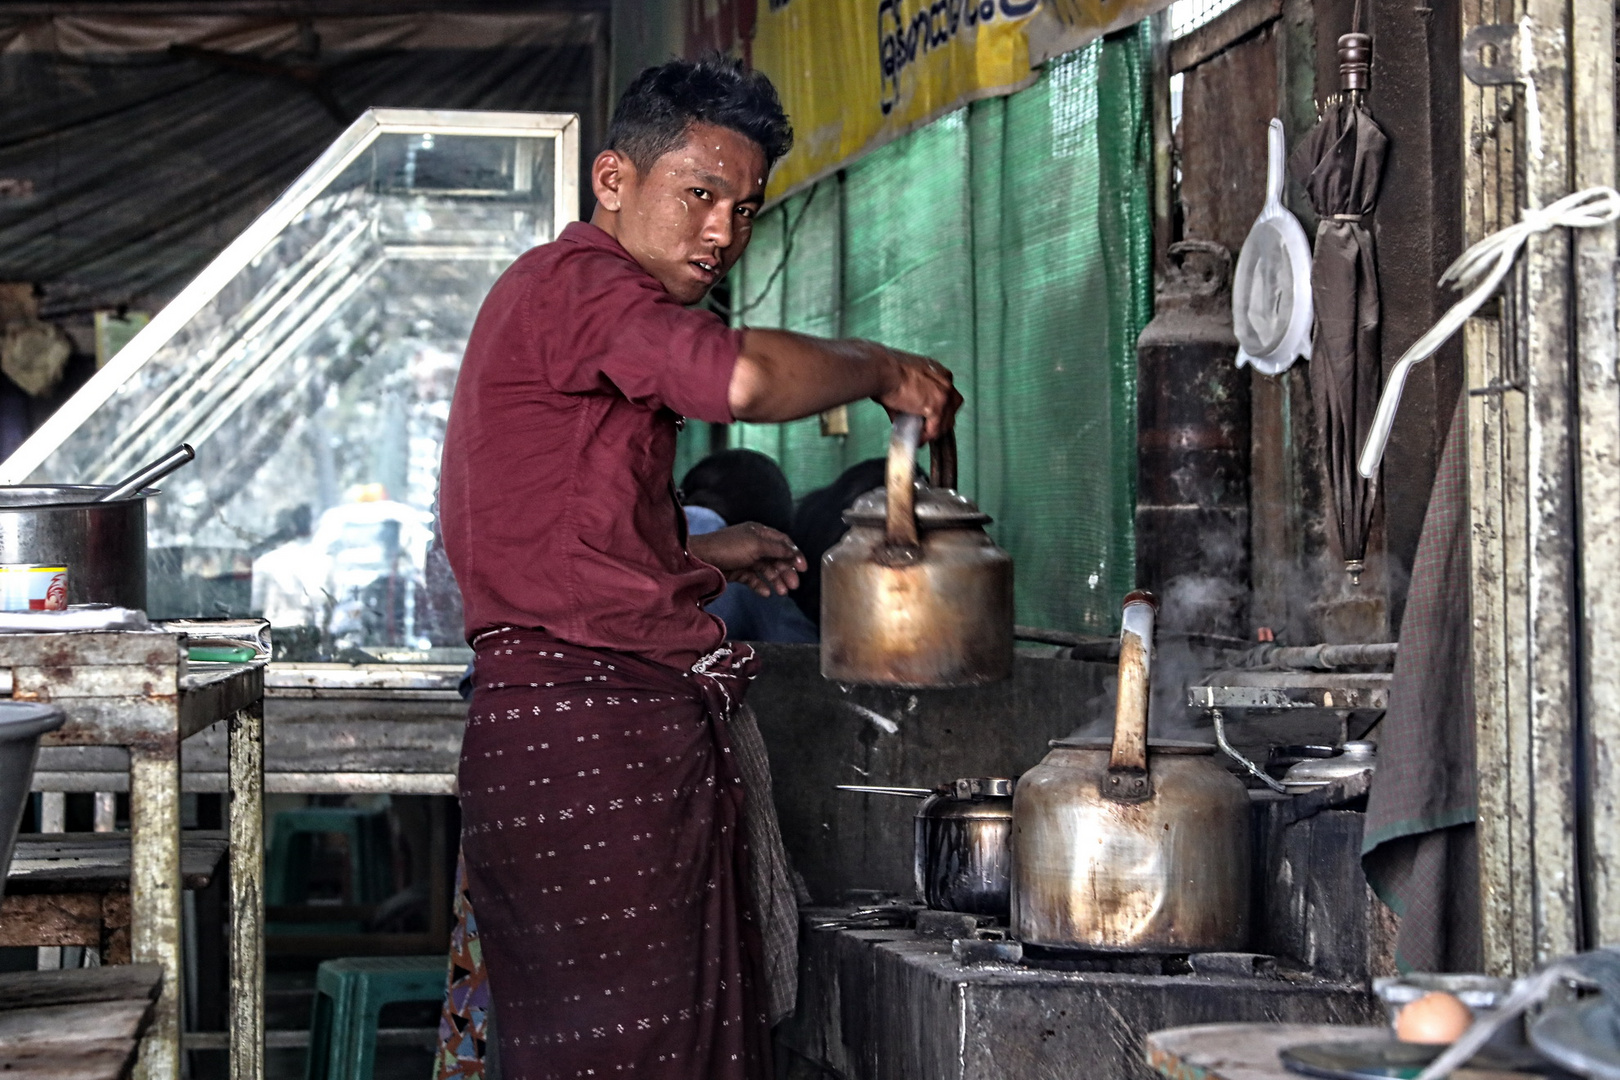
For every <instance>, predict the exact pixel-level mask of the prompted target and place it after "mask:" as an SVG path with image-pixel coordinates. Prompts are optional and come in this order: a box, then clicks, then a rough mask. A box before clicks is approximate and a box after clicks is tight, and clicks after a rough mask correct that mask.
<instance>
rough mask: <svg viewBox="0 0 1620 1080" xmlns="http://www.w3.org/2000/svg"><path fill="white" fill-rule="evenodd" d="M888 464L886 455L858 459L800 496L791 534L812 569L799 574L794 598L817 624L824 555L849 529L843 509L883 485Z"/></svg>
mask: <svg viewBox="0 0 1620 1080" xmlns="http://www.w3.org/2000/svg"><path fill="white" fill-rule="evenodd" d="M887 468H888V463H887V462H886V461H885V460H884V459H883V458H868V459H867V460H865V461H861V462H857V463H856V464H854V465H851V466H850V467H849V468H847V469H845V470H844V471H843V473H842V475H840V476H839V477H838V479H836V480H834V481H833V482H832V483H830V484H828V485H827V486H826V487H824V488H817V489H816V490H815V491H812V492H811V493H810V494H808V495H806V496H805V497H804V498H802V499H800V500H799V507H798V509H797V510H795V511H794V513H793V525H792V527H791V528H790V529H788V535H789V536H791V537H792V538H793V542H794V543H795V544H797V545H798V547H799V550H800V551H802V552H804V561H805V562H807V563H809V564H810V569H808V570H805V571H802V572H800V574H799V587H798V588H797V589H794V590H793V594H792V595H793V602H794V603H795V604H798V605H799V610H800V611H801V612H803V613H804V614H805V615H806V616H807V617H808V618H809V619H810V621H811V622H814V623H815V624H816V625H817V626H818V627H819V626H820V625H821V557H822V556H823V555H825V554H826V553H827V551H828V549H829V548H831V547H832V546H833V545H834V544H836V543H838V541H840V540H842V539H843V538H844V534H845V533H846V532H848V531H849V526H848V525H846V524H844V511H845V510H848V509H849V508H850V507H851V506H853V505H854V504H855V500H856V499H858V498H860V497H861V496H862V495H865V494H866V493H867V492H868V491H871V490H872V489H873V488H880V487H882V486H883V481H884V470H885V469H887Z"/></svg>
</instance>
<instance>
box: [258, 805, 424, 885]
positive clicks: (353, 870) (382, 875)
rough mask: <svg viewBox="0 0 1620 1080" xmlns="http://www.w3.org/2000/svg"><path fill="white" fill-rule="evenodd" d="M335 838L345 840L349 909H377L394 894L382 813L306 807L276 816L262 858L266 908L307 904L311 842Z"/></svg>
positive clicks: (390, 851)
mask: <svg viewBox="0 0 1620 1080" xmlns="http://www.w3.org/2000/svg"><path fill="white" fill-rule="evenodd" d="M325 833H338V834H340V835H341V836H343V837H344V838H345V839H346V840H347V841H348V847H349V882H350V886H351V891H352V893H353V895H351V896H349V897H347V898H346V899H347V901H348V902H349V903H351V904H380V903H382V902H383V901H384V900H386V899H388V894H389V893H390V892H392V891H393V877H394V866H393V862H394V860H393V851H392V846H391V841H390V838H389V832H388V812H387V811H386V810H361V809H358V808H356V807H351V806H311V807H306V808H305V809H302V810H283V811H281V812H280V813H279V814H277V815H276V818H275V824H274V825H273V826H272V830H271V838H270V851H269V853H268V856H267V858H266V859H265V863H266V866H265V870H266V874H265V896H264V901H265V903H267V904H277V905H282V904H302V903H305V902H306V901H308V899H309V860H310V849H311V846H312V844H313V841H314V838H315V837H316V836H319V835H323V834H325Z"/></svg>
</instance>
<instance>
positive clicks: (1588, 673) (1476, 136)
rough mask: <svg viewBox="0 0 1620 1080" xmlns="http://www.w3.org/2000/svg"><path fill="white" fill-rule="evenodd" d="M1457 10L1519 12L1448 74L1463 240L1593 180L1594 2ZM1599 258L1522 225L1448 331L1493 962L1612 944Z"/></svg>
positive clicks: (1616, 734)
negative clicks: (1453, 340) (1480, 300)
mask: <svg viewBox="0 0 1620 1080" xmlns="http://www.w3.org/2000/svg"><path fill="white" fill-rule="evenodd" d="M1463 11H1464V26H1465V29H1466V28H1470V27H1472V26H1477V25H1483V24H1496V25H1498V26H1502V27H1506V28H1512V27H1519V28H1520V32H1519V33H1518V34H1517V36H1516V38H1515V40H1514V42H1513V52H1514V56H1513V58H1512V62H1513V68H1514V70H1515V72H1516V74H1517V76H1518V77H1519V78H1520V79H1521V84H1520V85H1519V86H1518V87H1512V86H1500V87H1475V86H1473V85H1471V84H1467V83H1465V84H1464V87H1463V100H1464V108H1465V116H1466V119H1465V132H1464V138H1465V140H1466V146H1465V159H1466V161H1467V173H1466V175H1465V184H1464V193H1465V194H1464V198H1465V205H1466V217H1467V223H1468V239H1469V241H1470V242H1472V241H1474V240H1477V239H1479V238H1480V236H1482V235H1485V234H1486V233H1489V232H1493V231H1495V230H1497V229H1499V228H1501V227H1503V226H1504V225H1507V224H1509V223H1510V222H1511V221H1513V220H1515V219H1516V218H1517V217H1518V208H1519V207H1520V206H1528V207H1539V206H1544V205H1546V204H1548V203H1550V202H1552V201H1554V200H1555V199H1558V198H1560V197H1562V196H1564V195H1566V194H1569V193H1570V192H1571V191H1575V190H1578V189H1580V188H1585V187H1590V186H1593V185H1597V184H1606V185H1613V184H1614V182H1615V160H1614V153H1615V130H1614V125H1615V106H1614V92H1615V85H1614V44H1613V33H1614V14H1613V11H1612V9H1610V8H1608V7H1605V6H1604V5H1602V4H1599V3H1592V2H1589V0H1577V2H1576V3H1575V4H1573V5H1572V4H1568V3H1565V2H1563V0H1523V2H1522V4H1519V3H1515V2H1514V0H1466V2H1465V5H1464V9H1463ZM1516 174H1517V175H1518V176H1522V183H1523V186H1522V188H1519V187H1518V185H1517V184H1516V183H1515V178H1516ZM1615 258H1616V240H1615V231H1614V228H1613V227H1612V226H1609V227H1604V228H1599V229H1590V230H1579V231H1576V232H1574V233H1572V232H1571V231H1570V230H1565V229H1555V230H1553V231H1551V232H1548V233H1543V234H1540V235H1537V236H1535V237H1533V238H1531V240H1530V241H1529V243H1528V244H1527V245H1526V248H1525V251H1524V254H1523V255H1522V256H1521V259H1520V263H1519V266H1518V268H1517V269H1516V271H1515V273H1514V275H1513V276H1512V277H1511V278H1510V279H1509V286H1508V288H1507V289H1506V290H1505V294H1504V296H1503V300H1502V306H1501V318H1500V319H1497V320H1493V319H1491V318H1489V317H1485V318H1480V319H1475V320H1473V321H1472V322H1471V323H1470V325H1469V327H1468V328H1467V329H1466V331H1465V352H1466V355H1467V358H1468V372H1469V386H1470V388H1471V390H1470V393H1471V397H1472V400H1471V401H1470V408H1469V453H1470V463H1469V464H1470V488H1469V495H1470V501H1471V515H1472V526H1473V530H1472V560H1473V589H1472V604H1473V612H1472V613H1473V619H1474V674H1475V699H1476V708H1477V711H1478V725H1477V729H1476V734H1477V751H1478V762H1479V783H1480V791H1479V796H1480V801H1479V824H1478V836H1479V842H1480V875H1481V903H1482V915H1483V924H1484V947H1485V968H1486V970H1487V971H1490V972H1493V973H1499V974H1522V973H1523V972H1525V971H1527V970H1528V969H1529V968H1530V967H1532V966H1534V965H1535V964H1537V963H1540V962H1543V961H1545V960H1547V959H1550V958H1552V957H1556V956H1561V955H1564V954H1567V953H1570V952H1574V951H1577V950H1579V949H1582V948H1587V947H1590V946H1591V945H1593V944H1596V943H1599V942H1603V943H1608V942H1620V829H1617V828H1616V826H1617V825H1620V821H1617V814H1616V811H1617V809H1620V805H1617V804H1620V795H1617V794H1616V790H1615V785H1616V783H1617V781H1620V760H1617V755H1620V666H1617V665H1615V664H1614V662H1613V659H1612V657H1613V656H1614V655H1615V649H1616V646H1617V645H1620V590H1617V589H1616V588H1615V587H1614V585H1613V582H1614V581H1615V580H1616V574H1617V571H1620V379H1617V377H1616V370H1615V364H1616V352H1617V348H1616V329H1615V302H1616V300H1615V295H1616V290H1615ZM1583 778H1584V784H1583Z"/></svg>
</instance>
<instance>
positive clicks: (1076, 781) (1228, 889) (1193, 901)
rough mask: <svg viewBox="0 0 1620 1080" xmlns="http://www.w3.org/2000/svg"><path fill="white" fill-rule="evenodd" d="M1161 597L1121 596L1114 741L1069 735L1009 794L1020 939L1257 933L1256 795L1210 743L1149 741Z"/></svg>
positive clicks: (1207, 938) (1179, 942)
mask: <svg viewBox="0 0 1620 1080" xmlns="http://www.w3.org/2000/svg"><path fill="white" fill-rule="evenodd" d="M1152 643H1153V600H1152V597H1151V596H1149V595H1148V594H1147V593H1132V594H1131V595H1130V596H1127V597H1126V598H1125V617H1124V627H1123V629H1122V630H1121V631H1120V654H1119V700H1118V704H1117V706H1116V709H1115V716H1114V737H1113V739H1112V740H1109V739H1087V738H1076V737H1074V736H1070V737H1069V738H1066V739H1058V740H1055V741H1054V742H1053V743H1052V752H1051V753H1049V754H1047V755H1046V757H1045V758H1043V759H1042V760H1041V763H1040V764H1039V765H1037V766H1035V767H1034V768H1033V769H1031V770H1029V771H1028V772H1026V773H1024V775H1023V776H1021V777H1020V778H1019V780H1018V788H1017V790H1016V791H1015V792H1014V795H1013V887H1012V928H1013V934H1014V936H1015V937H1017V938H1018V939H1019V940H1020V941H1022V942H1024V943H1025V944H1033V945H1042V946H1048V947H1056V948H1070V949H1094V950H1131V951H1142V952H1203V951H1219V950H1231V949H1242V948H1244V947H1245V945H1246V944H1247V939H1248V916H1249V798H1248V793H1247V792H1246V791H1245V790H1244V787H1243V785H1242V784H1241V783H1240V782H1239V781H1238V779H1237V778H1236V777H1235V776H1233V775H1232V774H1231V773H1229V772H1227V771H1226V769H1224V768H1222V767H1221V766H1220V765H1219V764H1217V763H1216V761H1215V759H1214V758H1213V757H1212V756H1211V751H1212V750H1213V749H1214V747H1212V746H1210V745H1209V744H1207V743H1191V742H1171V741H1168V740H1165V741H1159V740H1154V741H1151V742H1150V741H1148V737H1147V728H1148V686H1149V661H1150V655H1151V648H1152Z"/></svg>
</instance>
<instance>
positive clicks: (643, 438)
mask: <svg viewBox="0 0 1620 1080" xmlns="http://www.w3.org/2000/svg"><path fill="white" fill-rule="evenodd" d="M790 140H791V130H790V128H789V126H788V122H787V118H786V116H784V115H783V113H782V109H781V105H780V103H779V102H778V100H777V97H776V93H775V90H774V89H773V88H772V87H771V85H770V83H769V82H768V81H767V80H766V79H765V78H764V77H763V76H760V75H757V74H747V73H744V72H743V70H742V68H741V67H740V65H737V64H735V63H733V62H729V61H725V60H721V59H712V60H706V61H703V62H701V63H696V64H693V63H687V62H674V63H670V64H666V65H664V66H663V67H660V68H652V69H649V70H647V71H645V72H643V73H642V74H641V75H640V76H639V77H638V78H637V79H636V80H635V82H634V83H633V84H632V85H631V86H630V87H629V89H628V90H627V91H626V92H625V95H624V98H623V100H621V101H620V103H619V106H618V108H617V110H616V111H615V113H614V117H613V121H612V123H611V125H610V127H609V132H608V148H607V149H606V150H604V151H602V153H601V154H599V155H598V156H597V158H596V160H595V162H594V163H593V165H592V167H591V183H592V189H593V191H594V193H595V195H596V202H597V208H596V211H595V213H594V215H593V216H592V218H591V222H590V223H589V224H584V223H576V224H573V225H570V226H569V227H568V228H567V229H566V230H564V232H563V234H562V236H561V237H560V238H559V239H558V240H557V241H556V242H554V243H551V244H547V245H544V246H542V247H539V248H536V249H534V250H533V251H530V252H528V253H527V254H525V255H524V256H522V257H521V258H520V259H518V260H517V262H515V263H514V264H513V265H512V267H511V268H510V269H508V270H507V272H506V273H505V274H504V275H502V277H501V279H500V280H499V281H498V282H497V283H496V284H495V287H494V288H493V289H492V290H491V291H490V295H489V297H488V298H487V299H486V301H485V302H484V306H483V309H482V310H481V311H480V313H479V316H478V320H477V323H476V325H475V326H474V328H473V332H472V336H471V339H470V340H469V342H468V346H467V354H466V357H465V359H464V360H463V362H462V367H461V374H460V377H459V379H458V382H457V385H456V394H455V401H454V404H453V407H452V409H451V416H450V421H449V426H448V429H447V431H446V437H445V451H444V461H443V467H442V470H441V473H440V497H439V499H440V514H441V518H442V528H443V534H444V545H445V551H446V554H447V555H448V557H449V560H450V564H451V566H452V568H453V569H454V571H455V575H456V581H457V583H458V584H459V586H460V588H461V592H462V598H463V602H464V605H465V610H466V630H467V635H468V639H469V640H470V641H471V642H472V644H473V646H474V649H475V650H476V654H477V660H476V671H477V676H476V679H475V682H474V690H473V697H472V702H471V705H470V706H469V709H468V718H467V731H466V737H465V740H464V742H463V747H462V758H461V772H460V791H461V800H462V815H463V831H462V842H463V847H464V851H465V855H466V865H467V873H468V883H469V886H470V891H471V895H472V897H473V899H474V901H475V903H476V905H477V912H478V924H479V930H480V933H481V935H482V940H483V951H484V956H485V959H486V962H487V964H488V968H489V983H490V988H491V990H492V992H493V996H494V1000H495V1006H496V1012H497V1014H498V1016H499V1029H500V1052H501V1063H502V1070H503V1073H504V1074H505V1075H506V1076H508V1077H510V1078H512V1080H518V1078H527V1077H567V1078H570V1080H572V1078H574V1077H584V1076H601V1077H610V1076H613V1077H616V1076H627V1077H637V1078H640V1080H655V1078H666V1077H667V1078H677V1077H679V1078H683V1080H743V1078H759V1077H763V1076H764V1075H765V1070H766V1069H767V1068H768V1064H769V1040H768V1029H767V1026H766V1017H765V1008H766V1006H765V1002H764V994H763V987H762V979H763V978H764V974H763V973H764V970H765V967H764V960H763V957H762V955H761V952H762V950H761V942H760V935H759V930H758V926H757V923H756V921H755V918H754V913H753V912H752V910H751V907H752V900H751V898H750V897H749V889H748V869H749V866H748V848H747V844H746V842H745V840H744V836H745V832H746V830H745V829H744V828H743V827H742V826H743V824H744V822H743V818H742V815H743V813H744V812H745V805H746V799H747V797H748V794H747V793H746V792H745V791H744V789H743V784H742V782H741V780H740V778H739V775H738V767H737V755H736V754H733V753H732V749H733V740H732V737H731V730H730V723H731V720H732V719H733V717H734V711H735V709H736V707H737V705H738V703H739V702H740V700H741V696H742V693H743V690H744V688H745V686H746V684H747V681H748V679H749V678H752V676H753V674H754V671H753V667H754V661H753V657H752V654H751V653H750V652H749V650H748V649H747V648H746V647H745V646H737V647H724V644H723V643H724V639H725V628H724V626H723V625H722V623H721V622H720V621H719V620H718V619H716V618H714V617H713V616H711V615H708V614H706V613H705V612H704V611H703V610H702V608H701V604H702V602H703V601H704V600H705V599H707V598H708V597H710V596H712V595H714V594H715V593H717V592H719V591H720V589H721V587H722V586H723V584H724V580H725V578H726V577H730V578H733V579H735V580H745V581H750V582H759V583H761V584H762V585H763V586H765V587H767V588H770V589H774V590H775V591H776V592H779V593H783V592H786V591H787V590H788V589H790V588H792V587H793V585H794V584H795V583H796V582H797V579H798V571H800V570H803V569H805V563H804V560H803V557H802V556H801V555H800V554H799V553H798V551H797V550H796V549H795V548H794V547H793V545H792V543H791V541H789V540H788V539H787V538H786V537H785V536H783V535H782V534H781V533H779V532H776V531H775V530H771V529H767V528H764V527H762V526H758V525H742V526H734V527H731V528H727V529H722V530H719V531H717V532H714V533H711V534H709V535H708V536H706V537H702V538H697V537H694V538H692V539H691V540H690V541H689V542H688V541H687V538H686V535H685V530H684V528H683V524H682V517H681V511H680V507H679V505H678V504H677V502H676V500H675V497H674V489H673V488H674V486H673V481H672V475H671V473H672V469H673V465H674V454H675V433H676V427H677V424H678V423H679V422H680V418H681V417H683V416H686V417H692V418H695V419H698V420H703V421H718V422H726V421H731V420H750V421H759V422H776V421H785V420H793V419H797V418H799V417H803V416H809V415H812V414H814V413H817V412H821V411H823V410H825V409H828V408H832V407H833V406H835V405H839V404H843V403H846V402H850V401H857V400H860V399H862V398H875V399H876V400H878V401H879V402H881V403H882V404H883V405H884V406H885V407H886V408H888V409H890V410H891V411H894V412H909V413H916V414H920V415H922V416H924V417H926V431H925V436H926V437H928V438H932V437H933V435H935V434H936V433H938V432H939V431H942V430H944V429H946V428H948V427H949V426H950V424H951V422H952V419H953V417H954V414H955V412H956V409H957V407H958V405H959V404H960V403H961V398H960V396H959V395H958V394H957V393H956V391H955V389H954V388H953V387H952V385H951V376H950V373H949V372H948V371H946V370H945V369H944V368H943V367H941V366H940V365H938V364H936V363H934V362H933V361H931V360H927V359H925V358H923V357H918V356H911V355H907V354H904V353H899V352H896V351H894V350H891V349H887V348H884V347H883V346H880V345H875V344H872V343H870V342H860V341H822V340H818V339H814V338H809V337H805V336H802V335H798V334H792V333H787V332H784V331H775V330H744V331H737V330H732V329H729V328H727V327H726V326H725V325H724V324H723V323H722V322H721V321H720V320H719V319H717V318H716V317H715V316H714V315H713V314H711V313H708V312H703V311H694V310H690V309H689V308H688V307H687V305H690V304H693V303H695V302H697V301H698V300H700V299H702V297H703V296H704V294H705V293H706V292H707V291H708V290H709V288H710V287H711V286H712V285H713V284H714V283H715V282H716V281H718V280H719V279H720V278H721V277H722V276H723V275H724V274H725V273H726V272H727V271H728V270H730V269H731V267H732V265H733V264H735V263H736V261H737V259H738V258H740V257H741V256H742V254H743V251H744V250H745V249H746V248H747V246H748V239H749V235H750V230H751V228H752V225H753V219H754V216H755V214H757V213H758V212H759V209H760V207H761V205H762V203H763V200H764V192H765V179H766V176H767V175H768V173H769V170H770V166H771V165H772V164H773V163H774V162H775V161H776V160H777V159H778V158H780V157H781V155H782V154H783V153H784V152H785V151H786V150H787V148H788V145H789V142H790Z"/></svg>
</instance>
